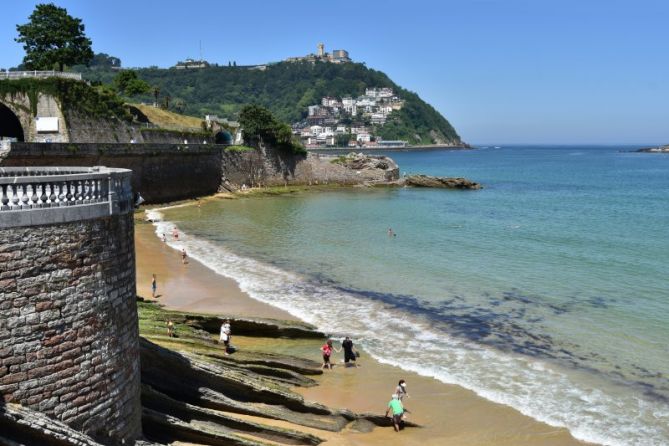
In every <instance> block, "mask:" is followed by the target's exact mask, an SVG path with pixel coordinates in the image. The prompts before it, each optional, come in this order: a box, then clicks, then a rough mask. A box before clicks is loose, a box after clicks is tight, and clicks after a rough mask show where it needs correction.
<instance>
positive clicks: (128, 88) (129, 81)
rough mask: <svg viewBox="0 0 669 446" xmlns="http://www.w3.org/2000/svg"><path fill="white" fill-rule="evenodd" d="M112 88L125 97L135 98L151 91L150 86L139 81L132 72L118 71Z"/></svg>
mask: <svg viewBox="0 0 669 446" xmlns="http://www.w3.org/2000/svg"><path fill="white" fill-rule="evenodd" d="M114 88H116V91H118V92H119V93H121V94H123V95H125V96H137V95H140V94H145V93H150V92H151V90H152V88H151V85H149V84H148V83H147V82H146V81H144V80H142V79H140V78H139V77H138V76H137V73H136V72H135V71H133V70H123V71H119V73H118V74H117V75H116V77H115V78H114Z"/></svg>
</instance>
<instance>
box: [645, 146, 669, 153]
mask: <svg viewBox="0 0 669 446" xmlns="http://www.w3.org/2000/svg"><path fill="white" fill-rule="evenodd" d="M637 152H645V153H669V144H668V145H666V146H659V147H645V148H643V149H639V150H637Z"/></svg>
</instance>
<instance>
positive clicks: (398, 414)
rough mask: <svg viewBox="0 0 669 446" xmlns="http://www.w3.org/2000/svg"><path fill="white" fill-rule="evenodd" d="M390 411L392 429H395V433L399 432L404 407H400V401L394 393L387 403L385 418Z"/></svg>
mask: <svg viewBox="0 0 669 446" xmlns="http://www.w3.org/2000/svg"><path fill="white" fill-rule="evenodd" d="M391 411H392V413H393V415H392V420H393V427H394V428H395V432H399V431H400V429H401V426H402V415H404V407H403V406H402V401H400V399H399V398H398V397H397V394H396V393H393V395H392V398H391V400H390V402H389V403H388V407H387V408H386V417H387V416H388V415H389V414H390V412H391Z"/></svg>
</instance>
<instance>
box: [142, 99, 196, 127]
mask: <svg viewBox="0 0 669 446" xmlns="http://www.w3.org/2000/svg"><path fill="white" fill-rule="evenodd" d="M131 105H132V106H133V107H136V108H137V109H138V110H139V111H141V112H142V113H144V115H145V116H146V117H147V118H149V121H151V123H153V124H155V125H157V126H160V127H169V128H174V129H179V128H180V129H183V130H185V131H192V130H193V129H202V122H203V121H202V119H200V118H196V117H195V116H186V115H180V114H178V113H173V112H171V111H167V110H163V109H162V108H158V107H153V106H151V105H144V104H131Z"/></svg>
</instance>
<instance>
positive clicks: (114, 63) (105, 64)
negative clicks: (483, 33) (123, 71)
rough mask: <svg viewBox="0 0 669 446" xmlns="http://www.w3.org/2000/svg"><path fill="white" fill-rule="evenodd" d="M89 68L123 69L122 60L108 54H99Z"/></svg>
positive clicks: (92, 60) (94, 57)
mask: <svg viewBox="0 0 669 446" xmlns="http://www.w3.org/2000/svg"><path fill="white" fill-rule="evenodd" d="M89 66H90V67H91V68H94V67H95V68H121V59H119V58H118V57H114V56H110V55H109V54H106V53H97V54H96V55H95V56H93V59H91V61H90V64H89Z"/></svg>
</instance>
